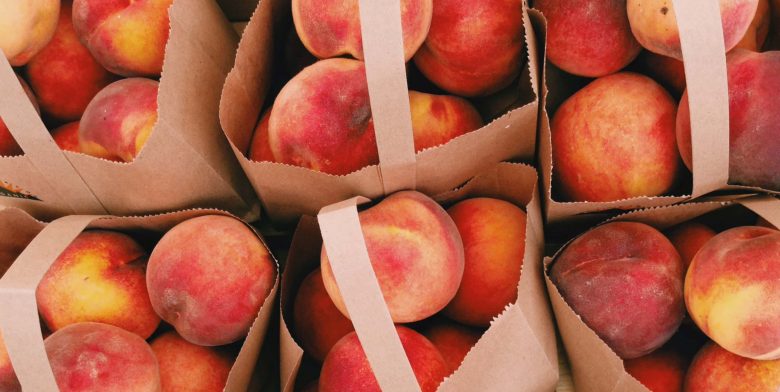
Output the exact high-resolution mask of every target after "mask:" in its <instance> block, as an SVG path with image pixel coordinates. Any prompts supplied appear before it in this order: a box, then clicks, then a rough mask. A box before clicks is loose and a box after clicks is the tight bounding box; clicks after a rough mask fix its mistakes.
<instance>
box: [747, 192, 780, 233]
mask: <svg viewBox="0 0 780 392" xmlns="http://www.w3.org/2000/svg"><path fill="white" fill-rule="evenodd" d="M737 203H739V204H741V205H743V206H745V207H746V208H747V209H749V210H751V211H753V212H755V213H756V214H758V216H760V217H762V218H764V219H766V221H767V222H769V223H770V224H772V225H773V226H774V227H777V228H780V200H777V199H776V198H774V197H772V196H769V195H760V196H753V197H749V198H746V199H740V200H738V201H737Z"/></svg>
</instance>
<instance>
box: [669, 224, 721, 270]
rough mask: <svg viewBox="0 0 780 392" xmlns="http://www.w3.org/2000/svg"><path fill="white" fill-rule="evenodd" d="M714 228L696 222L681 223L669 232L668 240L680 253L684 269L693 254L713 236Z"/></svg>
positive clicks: (686, 267)
mask: <svg viewBox="0 0 780 392" xmlns="http://www.w3.org/2000/svg"><path fill="white" fill-rule="evenodd" d="M715 234H717V233H716V232H715V230H712V229H710V228H709V227H707V226H705V225H703V224H701V223H696V222H687V223H683V224H681V225H679V226H677V227H675V228H674V230H672V231H671V232H669V240H670V241H672V244H674V247H675V248H676V249H677V252H679V253H680V257H681V258H682V262H683V265H684V266H685V268H684V269H683V270H684V271H687V270H688V266H689V265H691V260H693V256H696V252H698V251H699V249H701V247H702V246H704V244H706V243H707V241H709V240H710V239H711V238H712V237H715Z"/></svg>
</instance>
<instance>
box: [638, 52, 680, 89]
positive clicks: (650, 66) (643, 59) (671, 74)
mask: <svg viewBox="0 0 780 392" xmlns="http://www.w3.org/2000/svg"><path fill="white" fill-rule="evenodd" d="M637 63H638V66H639V69H640V70H641V72H642V73H643V74H645V75H647V76H650V77H651V78H653V79H654V80H655V81H656V82H658V83H660V84H661V85H663V86H664V87H665V88H666V89H668V90H669V91H670V92H671V93H672V94H674V95H675V97H679V96H680V95H682V93H683V92H684V91H685V86H686V85H687V82H686V80H685V65H684V64H683V62H682V61H680V60H677V59H675V58H672V57H666V56H662V55H660V54H655V53H653V52H650V51H647V50H643V51H642V53H640V54H639V57H638V58H637Z"/></svg>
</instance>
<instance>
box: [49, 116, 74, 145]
mask: <svg viewBox="0 0 780 392" xmlns="http://www.w3.org/2000/svg"><path fill="white" fill-rule="evenodd" d="M51 137H52V138H53V139H54V142H55V143H57V147H59V148H60V149H61V150H65V151H72V152H81V149H80V148H79V122H78V121H74V122H71V123H67V124H65V125H63V126H61V127H59V128H57V129H55V130H53V131H51Z"/></svg>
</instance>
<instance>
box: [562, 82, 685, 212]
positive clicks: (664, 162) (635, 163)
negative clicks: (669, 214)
mask: <svg viewBox="0 0 780 392" xmlns="http://www.w3.org/2000/svg"><path fill="white" fill-rule="evenodd" d="M676 110H677V109H676V107H675V102H674V100H673V99H672V97H671V96H670V95H669V93H667V92H666V90H664V89H663V87H661V86H660V85H659V84H658V83H656V82H654V81H653V80H652V79H650V78H648V77H646V76H642V75H639V74H635V73H630V72H621V73H617V74H613V75H609V76H605V77H603V78H599V79H596V80H595V81H593V82H591V83H590V84H588V85H587V86H585V88H583V89H582V90H580V91H578V92H577V93H575V94H574V95H572V96H571V97H570V98H569V99H567V100H566V101H565V102H564V103H563V105H561V107H560V108H559V109H558V111H557V112H556V113H555V115H554V116H553V119H552V124H551V133H552V153H553V177H554V179H555V181H556V183H557V185H558V186H560V188H559V189H560V190H561V191H562V193H563V194H564V196H565V197H566V198H567V199H568V200H571V201H614V200H620V199H625V198H631V197H639V196H658V195H661V194H664V193H666V192H668V191H669V190H670V189H671V187H672V186H673V185H674V181H675V178H676V176H677V171H678V168H679V166H680V164H679V160H680V159H679V155H678V153H677V148H676V147H677V146H676V143H675V135H674V129H675V128H674V120H675V112H676Z"/></svg>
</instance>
